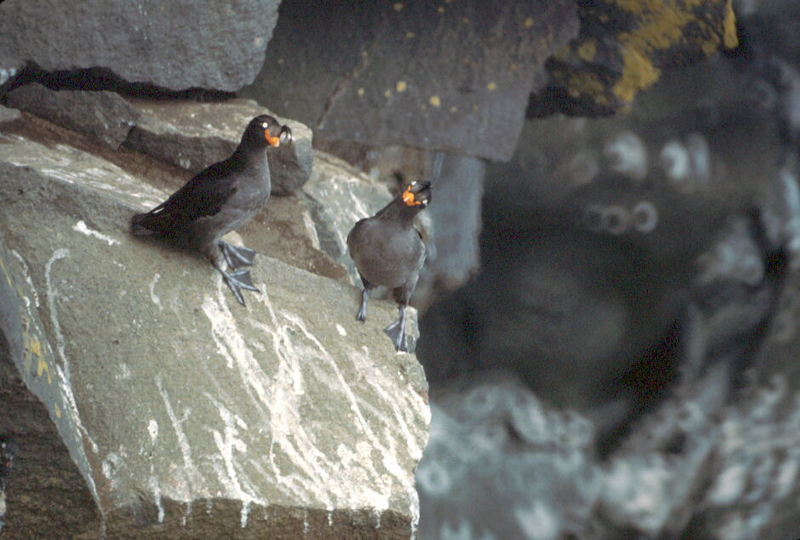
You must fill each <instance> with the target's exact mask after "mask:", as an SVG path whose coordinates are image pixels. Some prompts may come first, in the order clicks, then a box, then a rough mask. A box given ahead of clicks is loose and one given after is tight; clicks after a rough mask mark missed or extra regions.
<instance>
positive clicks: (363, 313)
mask: <svg viewBox="0 0 800 540" xmlns="http://www.w3.org/2000/svg"><path fill="white" fill-rule="evenodd" d="M367 303H369V290H368V289H364V290H362V291H361V307H360V308H359V310H358V315H356V320H357V321H360V322H364V321H366V320H367Z"/></svg>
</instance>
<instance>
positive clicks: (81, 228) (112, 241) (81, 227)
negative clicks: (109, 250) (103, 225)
mask: <svg viewBox="0 0 800 540" xmlns="http://www.w3.org/2000/svg"><path fill="white" fill-rule="evenodd" d="M72 230H73V231H78V232H79V233H83V234H85V235H86V236H93V237H95V238H97V239H99V240H102V241H104V242H106V243H107V244H108V245H109V246H114V245H117V244H119V240H117V239H116V238H112V237H110V236H108V235H106V234H103V233H101V232H99V231H95V230H94V229H90V228H89V227H88V226H87V225H86V223H85V222H84V221H83V220H80V221H78V222H77V223H76V224H75V225H74V226H73V227H72Z"/></svg>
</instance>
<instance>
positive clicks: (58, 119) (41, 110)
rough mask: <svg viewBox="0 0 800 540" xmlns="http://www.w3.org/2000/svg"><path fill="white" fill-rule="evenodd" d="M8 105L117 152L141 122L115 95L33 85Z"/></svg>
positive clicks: (14, 92)
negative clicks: (60, 89)
mask: <svg viewBox="0 0 800 540" xmlns="http://www.w3.org/2000/svg"><path fill="white" fill-rule="evenodd" d="M7 101H8V105H9V106H10V107H13V108H15V109H19V110H22V111H26V112H29V113H31V114H34V115H36V116H40V117H42V118H47V119H48V120H50V121H52V122H55V123H56V124H59V125H62V126H64V127H66V128H68V129H71V130H73V131H79V132H81V133H86V134H87V135H90V136H92V137H94V138H95V139H98V140H99V141H101V142H103V143H104V144H107V145H108V146H109V147H111V148H113V149H115V150H116V149H117V148H119V145H120V144H122V143H123V142H124V141H125V139H127V138H128V133H129V132H130V130H131V128H132V127H133V126H134V125H136V120H137V119H138V118H139V112H138V111H137V110H136V109H134V108H133V107H132V106H131V105H129V104H128V102H127V101H125V100H124V99H123V98H122V97H120V96H119V95H118V94H115V93H113V92H80V91H69V90H65V91H61V92H56V91H54V90H49V89H47V88H45V87H44V86H42V85H40V84H35V83H34V84H29V85H26V86H22V87H19V88H17V89H15V90H12V91H11V92H9V94H8V99H7Z"/></svg>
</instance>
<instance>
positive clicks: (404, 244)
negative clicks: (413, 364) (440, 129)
mask: <svg viewBox="0 0 800 540" xmlns="http://www.w3.org/2000/svg"><path fill="white" fill-rule="evenodd" d="M430 197H431V185H430V183H428V182H413V183H412V184H410V185H409V186H407V187H406V189H405V190H404V191H403V193H401V194H400V195H399V196H397V197H396V198H395V199H394V200H393V201H392V202H390V203H389V204H388V205H386V206H385V207H384V208H383V209H382V210H380V211H379V212H378V213H377V214H375V215H374V216H373V217H369V218H365V219H362V220H360V221H358V222H357V223H356V224H355V226H354V227H353V230H351V231H350V234H348V235H347V247H348V249H349V250H350V256H351V257H352V258H353V261H354V262H355V263H356V268H357V269H358V272H359V275H360V276H361V281H362V283H363V284H364V290H363V293H362V296H361V308H360V309H359V311H358V315H357V317H356V318H357V319H358V320H359V321H364V320H366V317H367V303H368V301H369V293H370V291H371V290H372V289H373V288H375V287H376V286H378V285H380V286H384V287H387V288H390V289H392V293H393V295H394V298H395V301H396V302H397V304H398V306H399V309H400V318H399V319H398V320H397V322H396V323H394V324H392V325H390V326H389V327H388V328H386V333H387V334H389V336H390V337H391V338H392V341H393V342H394V345H395V348H396V349H397V350H402V351H405V350H408V349H407V346H406V338H405V327H406V306H407V305H408V302H409V300H410V299H411V295H412V294H413V292H414V289H415V288H416V286H417V280H418V279H419V272H420V270H421V269H422V265H423V264H424V263H425V244H424V243H423V241H422V237H421V235H420V234H419V231H417V229H416V228H415V227H414V217H415V216H416V215H417V214H418V213H419V212H420V211H421V210H422V209H424V208H425V207H427V206H428V203H429V202H430Z"/></svg>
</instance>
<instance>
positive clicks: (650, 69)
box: [613, 49, 661, 103]
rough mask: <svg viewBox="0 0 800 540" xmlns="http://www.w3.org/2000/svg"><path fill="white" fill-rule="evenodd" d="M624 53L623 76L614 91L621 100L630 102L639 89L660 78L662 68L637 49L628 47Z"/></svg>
mask: <svg viewBox="0 0 800 540" xmlns="http://www.w3.org/2000/svg"><path fill="white" fill-rule="evenodd" d="M624 54H625V68H624V69H623V71H622V77H621V78H620V79H619V81H618V82H617V84H615V85H614V88H613V92H614V95H615V96H616V97H617V98H618V99H620V100H621V101H623V102H625V103H630V102H631V101H633V98H634V97H635V96H636V93H637V92H638V91H639V90H641V89H643V88H647V87H648V86H650V85H651V84H653V83H654V82H656V81H657V80H658V78H659V77H660V76H661V70H659V69H658V68H657V67H655V66H654V65H653V63H652V62H651V61H650V59H649V58H647V57H645V56H644V55H642V54H639V52H638V51H637V50H636V49H626V50H625V53H624Z"/></svg>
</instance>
